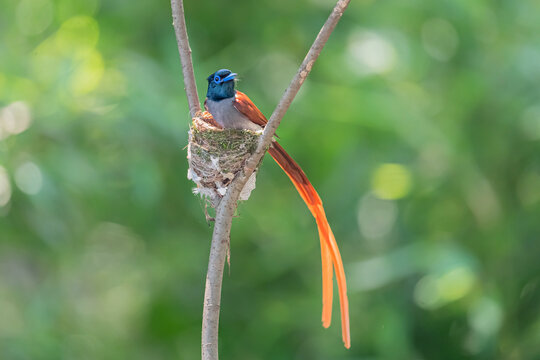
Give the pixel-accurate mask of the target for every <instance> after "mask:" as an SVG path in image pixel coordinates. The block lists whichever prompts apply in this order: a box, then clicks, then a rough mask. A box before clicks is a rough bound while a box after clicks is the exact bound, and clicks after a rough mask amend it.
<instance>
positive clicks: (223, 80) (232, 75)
mask: <svg viewBox="0 0 540 360" xmlns="http://www.w3.org/2000/svg"><path fill="white" fill-rule="evenodd" d="M236 75H238V74H236V73H230V74H229V76H227V77H225V78H223V79H221V81H220V82H222V83H224V82H227V81H230V80H234V78H235V77H236Z"/></svg>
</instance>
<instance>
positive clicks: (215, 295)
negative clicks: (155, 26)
mask: <svg viewBox="0 0 540 360" xmlns="http://www.w3.org/2000/svg"><path fill="white" fill-rule="evenodd" d="M349 3H350V0H339V1H338V2H337V4H336V6H335V7H334V9H333V11H332V13H331V14H330V16H329V17H328V20H326V22H325V23H324V25H323V27H322V29H321V31H320V32H319V34H318V35H317V38H316V39H315V41H314V42H313V45H311V48H310V49H309V51H308V53H307V55H306V57H305V58H304V61H303V62H302V64H301V65H300V68H299V69H298V72H297V73H296V75H295V76H294V78H293V79H292V81H291V83H290V84H289V87H288V88H287V90H285V93H284V94H283V96H282V97H281V100H280V101H279V103H278V105H277V106H276V109H275V110H274V112H273V113H272V116H271V117H270V119H269V120H268V124H267V125H266V127H265V128H264V132H263V134H262V136H261V137H260V139H259V143H258V145H257V149H256V150H255V152H254V153H253V155H251V157H249V158H248V159H247V161H246V164H245V166H244V169H243V171H240V172H239V173H238V174H237V175H236V177H235V179H234V180H233V181H232V182H231V184H230V185H229V187H228V189H227V193H226V194H225V196H224V197H223V199H222V200H221V202H220V203H219V205H218V207H217V209H216V222H215V225H214V232H213V234H212V245H211V248H210V259H209V262H208V272H207V275H206V288H205V294H204V309H203V324H202V348H201V351H202V359H203V360H218V328H219V310H220V303H221V285H222V280H223V269H224V265H225V259H226V256H227V249H228V244H229V238H230V233H231V224H232V218H233V215H234V212H235V210H236V207H237V203H238V198H239V196H240V192H241V191H242V189H243V188H244V185H245V184H246V182H247V180H248V179H249V177H250V176H251V174H252V173H253V171H255V168H256V167H257V165H258V164H259V163H260V161H261V159H262V157H263V156H264V154H265V153H266V150H267V149H268V147H269V146H270V144H271V142H272V138H273V136H274V134H275V132H276V129H277V127H278V126H279V124H280V123H281V119H282V118H283V116H284V115H285V113H286V112H287V110H288V109H289V106H290V105H291V103H292V101H293V99H294V97H295V96H296V94H297V93H298V90H300V87H301V86H302V84H303V83H304V81H305V80H306V78H307V76H308V75H309V73H310V71H311V69H312V67H313V64H314V63H315V60H317V58H318V57H319V54H320V53H321V51H322V49H323V47H324V45H325V44H326V42H327V41H328V38H329V37H330V34H331V33H332V31H333V30H334V28H335V27H336V25H337V23H338V22H339V20H340V19H341V16H342V15H343V12H344V11H345V10H346V9H347V6H348V5H349ZM171 4H172V9H173V19H174V22H173V23H174V24H175V30H176V37H177V40H178V46H179V52H180V58H181V60H182V70H183V72H184V81H185V84H186V92H187V93H188V94H187V95H188V100H189V104H190V111H191V115H192V116H194V114H195V113H196V112H197V111H196V109H200V106H199V100H198V97H197V94H196V91H197V90H196V87H195V80H194V79H195V78H194V76H193V65H192V63H191V50H190V48H189V43H188V40H187V39H188V38H187V33H186V28H185V21H184V12H183V4H182V0H171ZM177 23H178V26H177ZM183 54H184V55H183ZM186 72H188V73H186ZM190 92H194V93H191V94H190ZM192 99H195V100H196V101H195V100H193V101H194V103H196V106H195V105H193V107H192ZM194 109H195V111H194Z"/></svg>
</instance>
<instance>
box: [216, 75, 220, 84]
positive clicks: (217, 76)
mask: <svg viewBox="0 0 540 360" xmlns="http://www.w3.org/2000/svg"><path fill="white" fill-rule="evenodd" d="M214 81H215V82H216V83H217V84H219V83H220V82H221V78H220V77H219V75H216V76H214Z"/></svg>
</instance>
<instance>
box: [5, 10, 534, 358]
mask: <svg viewBox="0 0 540 360" xmlns="http://www.w3.org/2000/svg"><path fill="white" fill-rule="evenodd" d="M332 6H333V4H332V1H330V0H303V1H294V2H291V1H284V0H277V1H276V0H263V1H243V2H229V1H187V3H186V13H187V17H188V26H189V35H190V39H191V44H192V49H193V56H194V63H195V72H196V76H197V78H198V86H199V91H200V94H201V95H203V94H204V92H205V90H206V89H205V78H206V76H207V75H208V74H210V73H212V72H213V71H215V70H216V69H219V68H224V67H227V68H231V69H233V70H234V71H235V72H238V73H239V74H241V77H242V80H243V81H242V82H240V84H239V87H240V89H241V90H242V91H245V92H247V93H248V94H249V95H250V97H251V98H252V99H253V100H254V101H255V102H256V103H257V104H258V106H259V107H260V108H261V110H262V111H263V112H265V113H266V114H268V115H269V114H270V112H271V111H272V109H273V107H274V106H275V104H276V102H277V100H278V99H279V97H280V95H281V93H282V92H283V90H284V89H285V88H286V86H287V85H288V82H289V80H290V78H291V77H292V75H293V74H294V72H295V71H296V68H297V65H298V64H299V63H300V61H301V60H302V58H303V56H304V54H305V52H306V51H307V49H308V47H309V45H310V44H311V42H312V40H313V38H314V37H315V35H316V33H317V32H318V30H319V28H320V26H321V24H322V23H323V22H324V20H325V19H326V17H327V15H328V13H329V11H330V9H331V7H332ZM538 14H540V3H539V2H535V1H526V0H525V1H511V0H496V1H487V0H478V1H465V0H458V1H431V2H430V1H418V0H407V1H398V0H391V1H371V0H357V1H353V2H352V4H351V6H350V8H349V10H348V11H347V12H346V13H345V15H344V17H343V19H342V21H341V23H340V24H339V25H338V27H337V29H336V31H335V32H334V34H333V35H332V37H331V39H330V41H329V43H328V44H327V47H326V48H325V50H324V51H323V53H322V56H321V58H320V59H319V61H318V62H317V64H316V65H315V67H314V70H313V73H312V75H311V76H310V77H309V79H308V80H307V82H306V83H305V86H304V88H303V89H302V90H301V92H300V94H299V96H298V98H297V99H296V100H295V102H294V104H293V106H292V107H291V109H290V111H289V112H288V114H287V116H286V117H285V119H284V121H283V124H282V126H281V127H280V129H279V134H280V137H281V139H282V141H281V142H282V144H283V146H284V147H285V148H286V149H287V150H288V151H289V152H290V154H291V155H292V156H293V157H294V158H295V159H297V160H298V162H299V163H300V164H301V165H302V166H303V168H304V169H305V171H306V172H307V173H308V175H309V176H310V178H311V180H312V182H313V183H314V184H315V186H316V188H317V189H318V191H319V193H320V194H321V197H322V198H323V199H324V201H325V205H326V208H327V214H328V217H329V219H330V222H331V224H332V225H333V228H334V232H335V234H336V237H337V239H338V242H339V243H340V246H341V249H342V254H343V258H344V262H345V267H346V271H347V275H348V284H349V299H350V304H351V305H350V306H351V316H352V318H351V331H352V348H351V350H349V351H347V350H345V349H344V348H343V347H342V344H341V336H340V326H339V317H338V316H336V314H337V313H336V312H335V315H334V323H333V325H332V326H331V327H330V329H328V330H325V329H323V328H322V327H321V326H320V310H321V299H320V293H321V284H320V255H319V245H318V239H317V232H316V227H315V223H314V221H313V219H312V218H311V217H310V215H309V213H308V211H307V209H306V208H305V206H304V205H303V204H302V201H301V199H300V197H299V196H298V195H297V194H295V190H294V188H293V186H292V185H291V184H290V183H289V181H288V179H287V177H286V176H284V174H282V173H281V171H280V169H279V168H278V167H277V166H276V165H275V164H274V163H273V162H272V160H269V159H266V160H265V162H264V164H263V166H262V168H261V170H260V173H259V177H258V184H257V189H256V191H255V192H254V193H253V194H252V197H251V199H250V201H249V202H246V203H243V204H241V205H240V208H239V217H238V218H237V219H235V221H234V226H233V231H232V243H231V268H230V271H227V272H230V274H226V276H225V280H224V288H223V304H222V315H221V324H220V325H221V334H220V335H221V343H220V350H221V354H222V357H223V358H224V359H381V360H382V359H392V360H399V359H442V360H444V359H538V358H540V337H539V335H540V308H539V306H538V304H539V302H540V287H539V286H540V276H539V275H540V261H538V256H539V254H540V241H539V240H540V239H539V235H540V220H539V219H540V90H539V89H540V88H539V85H538V84H540V22H539V21H538ZM189 122H190V119H189V115H188V109H187V105H186V98H185V94H184V92H183V83H182V78H181V69H180V61H179V57H178V51H177V48H176V41H175V38H174V32H173V29H172V26H171V14H170V5H169V3H168V2H167V1H162V2H145V1H126V0H111V1H103V0H85V1H72V0H4V1H3V2H2V11H1V12H0V358H1V359H8V360H19V359H21V360H22V359H38V360H39V359H81V360H84V359H175V358H176V359H196V358H198V357H199V353H200V344H199V341H200V340H199V339H200V322H201V312H202V298H203V291H204V279H205V273H206V265H207V259H208V250H209V244H210V236H211V227H209V226H208V225H207V224H206V223H205V219H204V214H203V206H202V203H201V201H200V200H199V199H197V198H196V197H194V196H193V195H192V193H191V188H192V186H193V184H192V183H190V182H189V181H188V180H187V179H186V172H187V162H186V159H185V156H186V152H185V148H184V147H185V145H186V142H187V130H188V126H189ZM335 311H337V301H336V303H335Z"/></svg>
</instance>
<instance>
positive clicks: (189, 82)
mask: <svg viewBox="0 0 540 360" xmlns="http://www.w3.org/2000/svg"><path fill="white" fill-rule="evenodd" d="M171 8H172V17H173V26H174V32H175V33H176V42H177V43H178V52H179V53H180V62H181V63H182V74H183V75H184V87H185V90H186V95H187V99H188V105H189V112H190V114H191V117H194V116H195V114H196V113H197V112H199V111H201V104H200V102H199V95H197V84H196V83H195V73H194V72H193V62H192V61H191V47H189V39H188V35H187V29H186V18H185V17H184V1H183V0H171Z"/></svg>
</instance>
